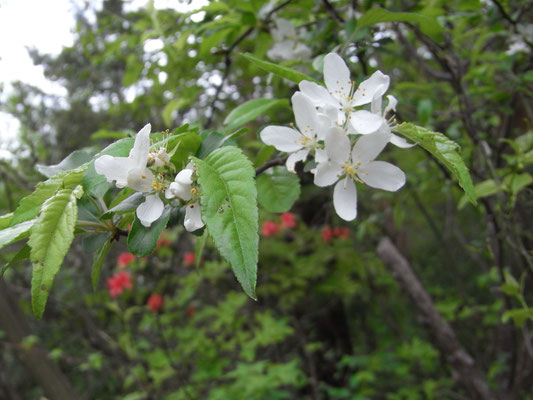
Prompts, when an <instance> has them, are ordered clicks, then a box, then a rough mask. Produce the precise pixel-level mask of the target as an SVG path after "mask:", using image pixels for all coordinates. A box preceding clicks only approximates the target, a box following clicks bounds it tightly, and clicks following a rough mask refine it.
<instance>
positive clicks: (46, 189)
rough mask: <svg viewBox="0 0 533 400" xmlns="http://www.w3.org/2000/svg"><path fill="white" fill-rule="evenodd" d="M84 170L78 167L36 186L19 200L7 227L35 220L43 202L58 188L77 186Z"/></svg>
mask: <svg viewBox="0 0 533 400" xmlns="http://www.w3.org/2000/svg"><path fill="white" fill-rule="evenodd" d="M85 168H86V167H80V168H77V169H74V170H70V171H65V172H62V173H60V174H58V175H56V176H54V177H53V178H50V179H48V180H46V181H44V182H40V183H39V184H37V186H36V187H35V190H34V191H33V193H31V194H30V195H28V196H26V197H24V198H23V199H21V200H20V202H19V205H18V207H17V209H16V210H15V212H14V214H13V218H11V221H10V222H9V225H10V226H14V225H16V224H19V223H21V222H24V221H28V220H30V219H33V218H35V217H36V216H37V215H38V214H39V211H40V210H41V207H42V205H43V203H44V202H45V200H47V199H49V198H50V197H52V196H53V195H54V194H56V192H57V191H58V190H59V189H60V188H72V187H75V186H77V185H79V184H80V183H81V180H82V176H83V174H84V171H85Z"/></svg>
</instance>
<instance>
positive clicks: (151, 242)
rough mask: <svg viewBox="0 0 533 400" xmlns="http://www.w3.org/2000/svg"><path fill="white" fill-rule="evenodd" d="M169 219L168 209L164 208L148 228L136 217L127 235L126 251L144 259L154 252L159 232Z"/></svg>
mask: <svg viewBox="0 0 533 400" xmlns="http://www.w3.org/2000/svg"><path fill="white" fill-rule="evenodd" d="M169 218H170V207H168V206H167V207H165V209H164V211H163V214H162V215H161V216H160V217H159V219H157V220H156V221H154V222H152V225H150V227H148V228H147V227H146V226H144V225H143V224H141V222H140V221H139V219H138V218H137V217H135V221H134V222H133V225H132V226H131V231H130V233H129V234H128V249H129V250H130V252H131V253H132V254H135V255H136V256H139V257H144V256H147V255H148V254H150V253H151V252H152V251H154V249H155V247H156V245H157V240H158V239H159V236H161V232H163V230H164V229H165V228H166V227H167V223H168V220H169Z"/></svg>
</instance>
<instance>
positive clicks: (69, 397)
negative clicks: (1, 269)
mask: <svg viewBox="0 0 533 400" xmlns="http://www.w3.org/2000/svg"><path fill="white" fill-rule="evenodd" d="M0 329H2V330H3V331H4V332H5V333H6V335H7V337H8V339H9V341H10V342H11V344H13V346H14V348H15V349H16V351H17V353H18V355H19V357H20V359H21V361H22V362H23V364H24V366H25V367H26V369H27V371H28V372H29V373H30V374H31V375H32V376H33V378H34V379H35V380H36V381H37V382H38V383H39V385H40V386H41V387H42V388H43V390H44V393H45V395H46V396H47V397H48V398H49V399H50V400H78V399H82V398H83V396H80V395H79V394H78V393H76V391H75V390H74V388H73V387H72V385H71V384H70V382H69V380H68V379H67V377H66V376H65V375H64V374H63V373H62V372H61V370H60V369H59V367H58V366H57V365H56V364H55V363H54V362H53V361H52V360H51V359H50V358H49V357H48V353H47V352H46V351H45V350H44V349H42V348H39V347H38V346H33V347H31V348H26V347H24V346H21V345H19V344H20V342H21V341H22V340H23V339H24V338H25V337H27V336H28V335H30V334H31V330H30V327H29V325H28V323H27V322H26V319H25V317H24V313H23V312H22V310H21V309H20V307H19V305H18V303H17V302H16V300H15V299H14V297H13V296H12V294H11V293H10V291H9V288H8V285H7V284H6V282H5V281H4V279H3V278H1V277H0Z"/></svg>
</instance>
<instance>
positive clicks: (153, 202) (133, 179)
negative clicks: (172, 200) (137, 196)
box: [94, 124, 164, 227]
mask: <svg viewBox="0 0 533 400" xmlns="http://www.w3.org/2000/svg"><path fill="white" fill-rule="evenodd" d="M150 129H151V125H150V124H146V125H145V126H144V127H143V128H142V129H141V130H140V131H139V132H138V133H137V135H136V136H135V142H134V144H133V148H132V149H131V151H130V154H129V155H128V157H113V156H110V155H103V156H101V157H98V158H97V159H96V160H95V162H94V168H95V170H96V173H98V174H100V175H104V176H105V178H106V180H107V181H108V182H113V181H115V184H116V186H117V187H119V188H123V187H126V186H127V187H130V188H132V189H134V190H136V191H138V192H151V191H152V190H153V184H154V182H155V180H154V174H153V173H152V171H150V169H149V168H148V167H147V166H146V164H147V162H148V157H149V154H150ZM163 208H164V204H163V201H162V200H161V199H160V197H159V195H158V194H151V195H148V196H146V199H145V201H144V202H143V203H142V204H140V205H139V206H138V207H137V210H136V214H137V218H139V221H140V222H141V224H143V225H144V226H146V227H149V226H150V225H151V224H152V222H154V221H155V220H157V219H158V218H159V217H160V216H161V214H162V213H163Z"/></svg>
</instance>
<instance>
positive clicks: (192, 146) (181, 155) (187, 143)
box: [167, 132, 202, 170]
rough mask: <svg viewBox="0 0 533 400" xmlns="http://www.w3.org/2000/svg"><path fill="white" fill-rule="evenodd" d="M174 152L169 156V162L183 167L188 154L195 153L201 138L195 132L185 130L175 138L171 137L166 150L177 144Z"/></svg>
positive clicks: (200, 143)
mask: <svg viewBox="0 0 533 400" xmlns="http://www.w3.org/2000/svg"><path fill="white" fill-rule="evenodd" d="M178 143H179V145H178V148H177V149H176V152H175V153H174V154H173V155H172V157H170V162H172V164H174V165H175V166H176V168H178V170H179V169H180V168H182V167H185V164H186V163H187V160H188V158H189V154H195V153H196V152H197V151H198V149H199V148H200V146H201V145H202V138H201V137H200V136H199V135H198V134H197V133H195V132H186V133H184V134H181V135H179V136H177V137H175V138H171V140H170V142H169V144H168V146H167V150H168V151H171V150H172V149H173V148H174V146H176V145H177V144H178Z"/></svg>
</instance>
